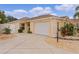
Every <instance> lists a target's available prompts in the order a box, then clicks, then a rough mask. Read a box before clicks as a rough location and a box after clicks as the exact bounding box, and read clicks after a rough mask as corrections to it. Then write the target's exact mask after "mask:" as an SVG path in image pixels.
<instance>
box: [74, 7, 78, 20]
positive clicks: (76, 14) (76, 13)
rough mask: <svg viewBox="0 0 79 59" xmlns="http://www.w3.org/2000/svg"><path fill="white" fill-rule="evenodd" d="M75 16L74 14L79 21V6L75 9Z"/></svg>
mask: <svg viewBox="0 0 79 59" xmlns="http://www.w3.org/2000/svg"><path fill="white" fill-rule="evenodd" d="M75 11H76V12H75V14H74V18H75V19H79V6H77V7H76V8H75Z"/></svg>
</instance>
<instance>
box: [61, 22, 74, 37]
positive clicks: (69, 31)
mask: <svg viewBox="0 0 79 59" xmlns="http://www.w3.org/2000/svg"><path fill="white" fill-rule="evenodd" d="M74 34H75V27H74V25H73V24H71V23H65V24H64V26H63V27H61V35H62V36H73V35H74Z"/></svg>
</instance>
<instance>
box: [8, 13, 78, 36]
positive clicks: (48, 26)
mask: <svg viewBox="0 0 79 59" xmlns="http://www.w3.org/2000/svg"><path fill="white" fill-rule="evenodd" d="M64 22H72V23H73V24H77V23H78V22H79V21H78V20H77V21H75V20H69V18H68V17H66V16H64V17H58V16H54V15H50V14H48V15H42V16H38V17H33V18H27V17H24V18H21V19H19V20H16V21H12V22H9V23H7V24H8V26H7V27H8V28H10V29H11V33H18V29H20V28H21V27H23V28H24V31H23V32H28V30H30V31H31V32H32V33H35V34H41V35H47V36H51V37H57V23H59V29H60V28H61V27H62V26H63V25H64ZM78 24H79V23H78ZM78 24H77V25H78ZM59 34H60V33H59ZM60 36H61V35H60Z"/></svg>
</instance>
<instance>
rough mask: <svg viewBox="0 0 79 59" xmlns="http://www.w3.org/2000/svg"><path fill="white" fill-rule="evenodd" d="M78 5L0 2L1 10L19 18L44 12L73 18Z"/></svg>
mask: <svg viewBox="0 0 79 59" xmlns="http://www.w3.org/2000/svg"><path fill="white" fill-rule="evenodd" d="M76 6H77V5H74V4H70V5H69V4H0V10H4V11H5V14H6V15H11V16H14V17H16V18H18V19H19V18H22V17H36V16H39V15H44V14H52V15H56V16H69V17H70V18H73V15H74V13H75V7H76Z"/></svg>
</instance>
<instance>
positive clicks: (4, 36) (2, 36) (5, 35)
mask: <svg viewBox="0 0 79 59" xmlns="http://www.w3.org/2000/svg"><path fill="white" fill-rule="evenodd" d="M13 37H14V35H12V34H0V40H7V39H10V38H13Z"/></svg>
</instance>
